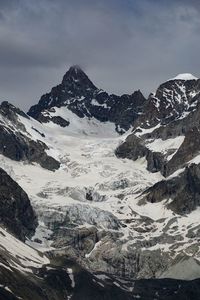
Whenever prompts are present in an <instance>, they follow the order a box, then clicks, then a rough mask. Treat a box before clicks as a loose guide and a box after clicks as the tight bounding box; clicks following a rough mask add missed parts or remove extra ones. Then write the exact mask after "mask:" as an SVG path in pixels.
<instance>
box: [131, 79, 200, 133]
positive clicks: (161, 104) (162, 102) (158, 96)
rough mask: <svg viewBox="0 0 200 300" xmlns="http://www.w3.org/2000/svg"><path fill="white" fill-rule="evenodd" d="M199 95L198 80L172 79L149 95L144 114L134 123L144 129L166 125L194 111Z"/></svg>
mask: <svg viewBox="0 0 200 300" xmlns="http://www.w3.org/2000/svg"><path fill="white" fill-rule="evenodd" d="M199 93H200V79H198V80H181V79H172V80H169V81H167V82H164V83H163V84H161V85H160V86H159V87H158V89H157V91H156V93H155V94H150V96H149V98H148V100H147V102H146V104H145V107H144V113H143V114H142V115H141V116H140V117H139V118H138V120H137V122H136V123H135V128H137V126H142V127H144V128H148V127H152V126H155V125H157V124H158V123H160V124H162V125H166V124H169V123H171V122H172V121H175V120H177V119H179V118H181V117H182V116H183V115H184V114H185V113H188V112H192V111H193V110H195V109H196V106H197V103H198V101H197V99H198V97H199Z"/></svg>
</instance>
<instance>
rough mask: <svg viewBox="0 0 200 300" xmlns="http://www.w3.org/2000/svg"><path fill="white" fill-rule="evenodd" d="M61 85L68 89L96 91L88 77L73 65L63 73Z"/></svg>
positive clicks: (78, 67)
mask: <svg viewBox="0 0 200 300" xmlns="http://www.w3.org/2000/svg"><path fill="white" fill-rule="evenodd" d="M62 84H63V85H64V86H65V87H67V88H68V89H70V88H73V87H76V88H81V87H82V88H83V89H88V90H89V89H92V90H96V89H97V87H96V86H95V85H94V84H93V83H92V81H91V80H90V79H89V77H88V76H87V75H86V74H85V72H84V71H83V70H82V69H81V67H80V66H78V65H74V66H71V67H70V68H69V70H68V71H67V72H66V73H65V75H64V77H63V80H62Z"/></svg>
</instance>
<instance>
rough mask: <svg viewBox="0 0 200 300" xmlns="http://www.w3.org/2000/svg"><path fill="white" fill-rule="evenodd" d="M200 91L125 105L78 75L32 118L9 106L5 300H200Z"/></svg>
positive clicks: (172, 90) (177, 84) (4, 110)
mask: <svg viewBox="0 0 200 300" xmlns="http://www.w3.org/2000/svg"><path fill="white" fill-rule="evenodd" d="M199 82H200V81H199V79H197V78H195V77H193V76H192V75H190V74H189V75H188V74H182V75H179V76H178V77H175V78H174V79H170V80H168V81H166V82H165V83H163V84H161V85H160V87H159V88H158V90H157V91H156V93H155V94H154V95H153V94H151V95H150V96H149V98H148V100H145V98H144V97H143V96H142V94H141V92H135V93H133V94H132V95H123V96H121V97H119V96H115V95H108V94H107V93H106V92H103V91H101V90H99V89H98V88H96V87H95V86H94V84H93V83H92V82H91V81H90V79H89V78H88V77H87V75H86V74H85V73H84V72H83V71H82V70H81V69H80V68H79V67H77V66H74V67H71V68H70V69H69V71H68V72H67V73H66V74H65V76H64V78H63V81H62V83H61V84H60V85H58V86H57V87H55V88H53V89H52V90H51V92H50V93H48V94H46V95H44V96H42V97H41V99H40V101H39V103H38V104H37V105H35V106H33V107H31V108H30V110H29V112H28V115H27V114H25V113H24V112H22V111H21V110H20V109H18V108H16V107H14V106H13V105H11V104H9V103H8V102H3V103H2V104H1V106H0V137H1V138H0V153H1V154H0V159H1V168H2V170H0V183H1V187H0V196H1V203H0V209H1V214H0V218H1V224H0V225H1V229H0V231H1V232H2V234H1V233H0V237H2V238H1V239H0V251H1V253H3V256H2V257H3V258H2V260H1V264H2V265H1V268H0V270H2V274H3V275H2V276H0V281H1V282H0V284H1V286H0V296H1V297H2V299H17V297H18V299H19V297H21V298H22V299H25V300H26V299H33V298H34V299H44V290H46V295H45V297H46V299H56V300H57V299H77V300H79V299H88V300H90V299H139V298H141V299H144V300H146V299H154V298H155V299H163V300H165V299H172V300H173V299H198V298H199V293H200V289H199V287H198V286H199V279H198V278H200V262H199V261H200V248H199V241H200V235H199V234H200V225H199V215H200V208H199V206H200V189H199V186H200V148H199V147H200V146H199V145H200V134H199V132H200V121H199V120H200V85H199ZM122 133H123V134H122ZM8 216H9V217H11V218H10V219H9V218H8ZM11 220H12V222H10V221H11ZM17 228H18V230H15V229H17ZM11 234H14V235H15V237H14V236H12V235H11ZM19 239H21V241H19ZM23 240H25V242H26V244H24V243H23V242H22V241H23ZM11 242H12V243H14V245H16V248H18V250H17V251H18V252H20V251H21V255H20V253H18V252H17V251H16V252H15V249H13V248H12V249H10V248H9V247H10V246H8V244H9V243H10V244H11ZM33 248H34V249H33ZM5 249H6V250H5ZM31 257H32V258H33V257H34V259H32V258H31ZM13 261H15V264H16V265H17V266H18V267H16V265H15V268H14V269H13ZM32 263H33V265H32ZM188 266H191V269H190V270H188V271H187V272H185V274H184V276H183V270H184V269H185V268H188ZM16 268H18V271H16ZM30 269H31V272H30ZM4 278H9V280H7V279H6V280H7V281H6V280H4ZM24 278H25V279H24ZM55 278H57V279H56V282H55V285H52V282H54V280H55ZM163 278H164V279H163ZM165 278H171V279H165ZM22 280H26V286H27V290H26V289H25V292H22V291H21V289H20V290H19V293H18V292H17V290H16V286H17V285H18V284H19V282H21V281H22ZM180 280H181V281H180ZM182 280H183V281H182ZM41 282H43V284H41ZM20 286H21V285H20ZM30 286H32V288H33V289H34V291H35V292H34V293H35V294H31V288H30ZM194 287H195V289H196V290H195V293H193V291H194ZM41 289H42V292H41V293H40V292H39V291H41ZM88 290H90V291H91V292H90V293H89V292H88ZM14 295H15V296H16V295H17V296H16V297H15V298H11V296H12V297H14ZM51 295H54V296H51ZM185 295H186V297H188V298H184V297H185ZM81 296H82V298H81ZM83 296H84V297H85V298H84V297H83ZM3 297H4V298H3ZM6 297H7V298H6ZM9 297H10V298H9ZM31 297H32V298H31ZM103 297H104V298H103Z"/></svg>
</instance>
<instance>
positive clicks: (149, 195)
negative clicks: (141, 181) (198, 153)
mask: <svg viewBox="0 0 200 300" xmlns="http://www.w3.org/2000/svg"><path fill="white" fill-rule="evenodd" d="M145 194H146V195H145V196H144V199H145V200H146V201H149V202H151V203H155V202H160V201H162V200H166V201H168V200H170V202H169V204H167V207H168V208H169V209H172V210H173V211H174V212H175V213H177V214H188V213H190V212H191V211H193V210H195V209H196V208H197V206H199V205H200V166H199V165H196V164H191V165H190V166H189V167H186V169H185V171H183V172H182V173H181V174H180V175H179V176H177V177H173V178H171V179H168V180H162V181H160V182H158V183H156V184H155V185H153V186H152V187H150V188H149V189H147V190H146V191H145Z"/></svg>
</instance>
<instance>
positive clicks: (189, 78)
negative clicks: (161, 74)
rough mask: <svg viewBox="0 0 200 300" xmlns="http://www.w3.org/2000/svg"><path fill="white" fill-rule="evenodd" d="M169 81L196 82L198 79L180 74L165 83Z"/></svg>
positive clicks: (186, 74) (187, 74)
mask: <svg viewBox="0 0 200 300" xmlns="http://www.w3.org/2000/svg"><path fill="white" fill-rule="evenodd" d="M171 80H198V78H197V77H195V76H194V75H193V74H191V73H182V74H178V75H177V76H176V77H174V78H171V79H169V80H167V81H171Z"/></svg>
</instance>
